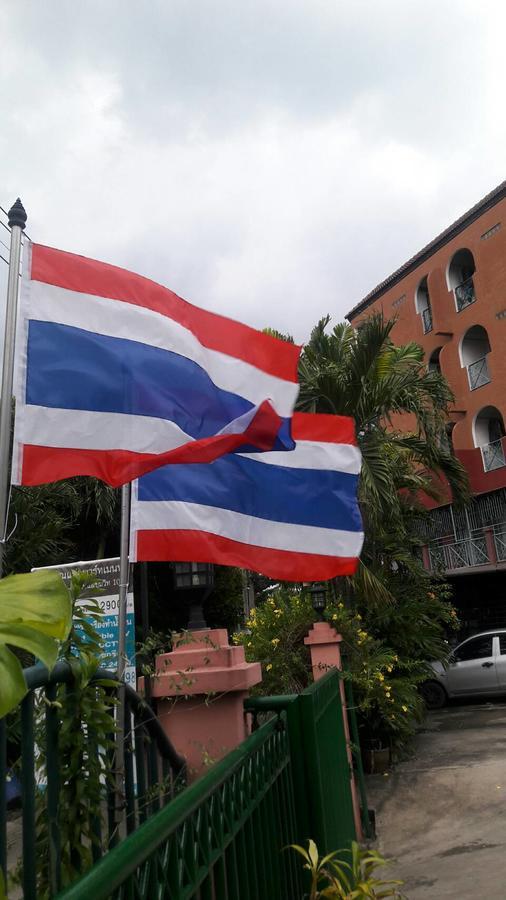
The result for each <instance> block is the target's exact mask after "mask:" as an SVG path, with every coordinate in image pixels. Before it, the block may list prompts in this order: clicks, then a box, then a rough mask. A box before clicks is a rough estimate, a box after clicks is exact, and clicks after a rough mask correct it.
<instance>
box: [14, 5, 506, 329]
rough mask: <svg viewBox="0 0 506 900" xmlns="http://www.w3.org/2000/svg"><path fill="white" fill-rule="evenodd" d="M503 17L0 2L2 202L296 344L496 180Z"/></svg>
mask: <svg viewBox="0 0 506 900" xmlns="http://www.w3.org/2000/svg"><path fill="white" fill-rule="evenodd" d="M505 33H506V5H505V4H504V3H502V2H496V0H481V3H480V4H477V3H476V2H475V0H472V2H471V0H403V2H400V0H348V2H342V0H80V2H72V0H38V2H34V0H6V2H5V3H4V4H3V8H2V17H1V23H0V46H1V52H0V115H1V128H0V204H1V206H3V207H4V208H8V207H9V206H10V205H11V204H12V202H13V201H14V200H15V198H16V197H17V196H18V195H19V196H20V197H21V198H22V200H23V203H24V205H25V207H26V210H27V213H28V217H29V221H28V226H27V231H28V233H29V235H30V236H31V238H32V239H33V240H36V241H38V242H40V243H45V244H49V245H52V246H56V247H59V248H61V249H65V250H71V251H73V252H76V253H81V254H84V255H86V256H94V257H96V258H98V259H102V260H105V261H107V262H111V263H114V264H116V265H120V266H124V267H126V268H129V269H132V270H133V271H136V272H139V273H140V274H142V275H146V276H148V277H150V278H153V279H155V280H156V281H159V282H161V283H162V284H165V285H167V286H168V287H170V288H171V289H172V290H174V291H176V292H177V293H178V294H180V295H181V296H183V297H184V298H185V299H187V300H190V301H191V302H193V303H195V304H196V305H198V306H201V307H205V308H207V309H211V310H214V311H216V312H220V313H222V314H225V315H228V316H231V317H233V318H236V319H239V320H240V321H243V322H246V323H248V324H250V325H253V326H255V327H258V328H263V327H265V326H267V325H268V326H271V327H274V328H277V329H279V330H281V331H283V332H288V333H291V334H292V335H294V337H295V338H296V340H297V341H298V342H303V341H304V340H306V339H307V337H308V335H309V333H310V330H311V328H312V326H313V325H314V324H315V323H316V322H317V320H318V319H319V318H320V317H321V316H323V315H325V314H326V313H330V314H331V316H332V318H333V320H334V321H336V322H337V321H340V320H342V319H343V318H344V315H345V314H346V312H348V311H349V310H350V309H351V308H352V307H353V306H354V305H355V304H356V303H357V302H358V301H359V300H360V299H361V298H362V297H363V296H364V295H365V294H367V293H368V292H369V290H371V289H372V288H373V287H374V286H375V285H376V284H377V283H379V282H380V281H382V280H383V279H384V278H385V277H386V276H387V275H389V274H390V273H391V272H392V271H393V270H395V269H396V268H397V267H398V266H399V265H401V264H402V263H403V262H404V261H405V260H406V259H408V258H409V257H410V256H412V255H413V253H415V252H416V251H417V250H419V249H421V247H423V246H424V245H425V244H426V243H427V242H428V241H429V240H431V239H432V238H433V237H434V236H435V235H436V234H437V233H439V232H440V231H441V230H443V228H445V227H446V226H448V225H449V224H450V223H451V222H452V221H454V219H456V218H457V217H458V216H459V215H461V214H462V213H463V212H465V211H466V209H468V208H469V207H470V206H472V205H473V204H474V203H475V202H477V201H478V200H479V199H480V198H481V197H482V196H484V195H485V194H486V193H488V191H490V190H491V189H492V188H494V187H495V186H496V185H497V184H499V183H500V182H501V181H503V180H504V178H506V174H505V160H506V116H505V115H504V112H503V109H504V94H505V90H504V89H505V69H504V34H505ZM0 232H4V229H3V228H1V229H0ZM6 235H7V233H6V232H4V233H3V234H0V238H1V239H2V240H4V238H5V236H6ZM0 253H1V254H2V255H4V254H5V249H4V248H3V247H2V246H0ZM5 269H6V266H5V264H4V263H2V261H1V260H0V291H1V293H2V294H3V285H4V281H5V271H4V270H5Z"/></svg>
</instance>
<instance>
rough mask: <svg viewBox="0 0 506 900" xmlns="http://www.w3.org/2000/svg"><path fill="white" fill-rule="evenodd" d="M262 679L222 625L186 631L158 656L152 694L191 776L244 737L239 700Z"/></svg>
mask: <svg viewBox="0 0 506 900" xmlns="http://www.w3.org/2000/svg"><path fill="white" fill-rule="evenodd" d="M261 680H262V672H261V666H260V663H247V662H246V660H245V658H244V648H243V647H233V646H230V644H229V643H228V634H227V631H226V629H224V628H217V629H208V630H205V631H193V632H189V633H188V635H184V636H181V637H180V639H179V642H178V643H177V645H176V647H175V649H174V650H173V651H172V652H171V653H162V654H161V655H160V656H158V657H157V658H156V668H155V675H154V677H153V679H152V682H151V685H152V686H151V693H152V696H153V697H157V698H158V704H157V707H158V717H159V720H160V724H161V725H162V727H163V728H164V729H165V731H166V733H167V735H168V736H169V737H170V739H171V741H172V743H173V744H174V746H175V748H176V750H177V751H178V752H179V753H181V754H182V755H183V756H184V757H185V758H186V760H187V763H188V771H189V775H190V778H191V779H192V780H193V779H195V778H196V777H198V776H199V775H200V774H202V771H203V770H204V769H205V768H206V766H207V765H209V763H211V762H216V761H217V760H219V759H221V758H222V757H223V756H225V755H226V754H227V753H229V751H230V750H233V749H234V747H236V746H237V745H238V744H240V743H241V741H243V740H244V738H245V737H246V736H247V725H246V719H245V716H244V710H243V702H244V699H245V698H246V697H247V695H248V692H249V689H250V688H251V687H252V686H253V685H254V684H258V682H259V681H261ZM140 682H141V683H140V688H141V689H142V687H143V679H141V680H140Z"/></svg>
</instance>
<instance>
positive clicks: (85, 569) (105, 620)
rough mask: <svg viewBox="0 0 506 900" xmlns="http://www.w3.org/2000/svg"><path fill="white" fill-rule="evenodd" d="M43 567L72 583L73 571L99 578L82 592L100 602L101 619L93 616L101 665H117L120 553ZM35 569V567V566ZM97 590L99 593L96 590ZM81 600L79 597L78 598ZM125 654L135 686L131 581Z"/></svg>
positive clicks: (129, 681) (127, 674)
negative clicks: (99, 638)
mask: <svg viewBox="0 0 506 900" xmlns="http://www.w3.org/2000/svg"><path fill="white" fill-rule="evenodd" d="M41 568H44V569H52V570H53V571H56V572H59V573H60V575H61V577H62V578H63V580H64V582H65V584H67V585H69V584H70V579H71V577H72V572H82V573H84V574H86V575H88V574H89V575H91V576H93V578H96V581H94V583H93V584H92V585H90V586H89V587H87V588H86V589H85V590H84V591H83V594H82V599H83V600H85V599H90V598H93V599H94V600H96V601H97V603H98V605H99V606H100V610H101V613H102V615H101V616H100V619H98V620H97V619H93V622H92V624H93V626H94V627H95V628H96V629H97V631H98V632H99V634H100V637H101V638H102V657H101V660H100V665H101V666H103V668H105V669H113V670H114V671H115V670H116V669H117V667H118V648H119V641H118V638H119V629H118V626H119V622H118V605H119V596H118V592H119V570H120V561H119V557H114V558H112V559H91V560H87V561H84V562H76V563H65V564H64V565H61V566H42V567H41ZM33 571H36V570H33ZM94 591H96V593H94ZM77 602H78V603H79V600H78V601H77ZM126 657H127V663H126V668H125V681H126V682H127V684H131V685H132V687H133V688H135V687H136V673H135V612H134V595H133V589H132V584H131V582H130V583H129V586H128V593H127V615H126Z"/></svg>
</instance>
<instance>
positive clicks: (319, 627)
mask: <svg viewBox="0 0 506 900" xmlns="http://www.w3.org/2000/svg"><path fill="white" fill-rule="evenodd" d="M342 639H343V638H342V635H340V634H338V633H337V631H336V630H335V628H332V626H331V625H329V623H328V622H315V624H314V625H313V627H312V629H311V631H310V632H309V634H308V636H307V637H305V638H304V643H305V644H307V645H308V646H309V650H310V652H311V667H312V670H313V678H314V680H315V681H318V679H319V678H322V677H323V675H325V674H326V673H327V672H328V670H329V669H332V668H335V669H339V670H341V669H342V667H343V666H342V661H341V648H340V646H339V645H340V643H341V641H342ZM340 692H341V706H342V709H343V722H344V734H345V737H346V750H347V754H348V761H349V763H350V771H351V773H352V775H351V797H352V801H353V817H354V819H355V830H356V832H357V840H358V841H361V840H363V834H362V822H361V818H360V801H359V798H358V789H357V785H356V781H355V775H354V773H353V754H352V752H351V746H350V744H351V739H350V726H349V722H348V710H347V708H346V694H345V690H344V684H343V681H342V679H341V683H340Z"/></svg>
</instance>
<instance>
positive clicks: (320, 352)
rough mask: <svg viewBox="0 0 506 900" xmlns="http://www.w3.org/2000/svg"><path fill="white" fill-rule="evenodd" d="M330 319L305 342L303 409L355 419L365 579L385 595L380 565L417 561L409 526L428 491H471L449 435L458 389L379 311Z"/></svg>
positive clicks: (459, 496)
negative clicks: (360, 318)
mask: <svg viewBox="0 0 506 900" xmlns="http://www.w3.org/2000/svg"><path fill="white" fill-rule="evenodd" d="M329 321H330V317H329V316H326V317H325V318H323V319H321V320H320V322H319V323H318V324H317V325H316V327H315V328H314V329H313V332H312V334H311V338H310V340H309V343H308V344H307V345H306V347H305V348H304V352H303V355H302V358H301V362H300V370H299V374H300V383H301V390H300V396H299V401H298V406H299V409H301V410H304V411H306V412H320V413H332V414H336V415H347V416H351V417H353V418H354V419H355V422H356V429H357V435H358V441H359V445H360V449H361V452H362V457H363V465H362V475H361V479H360V488H359V499H360V504H361V509H362V513H363V518H364V524H365V530H366V535H367V540H366V545H365V547H364V553H363V556H362V562H363V563H364V564H365V565H366V566H367V569H365V568H364V567H362V568H361V569H360V570H359V574H358V576H357V579H358V581H361V580H362V581H364V579H365V583H364V584H363V585H362V587H363V588H364V589H366V590H367V592H368V593H370V591H371V590H372V588H373V587H374V593H375V594H376V595H378V594H381V595H382V596H383V597H384V596H385V591H384V590H383V589H382V588H381V584H380V582H381V578H380V579H379V581H378V578H377V577H374V574H373V573H374V571H376V574H378V572H379V573H381V569H382V568H383V569H385V563H386V560H387V559H389V561H390V565H389V566H388V567H387V568H389V569H390V568H391V564H392V563H396V564H397V565H404V566H408V567H410V568H412V567H413V566H417V565H418V564H417V562H416V559H415V557H414V556H413V552H412V546H413V538H412V533H411V530H410V529H411V520H412V517H413V510H414V509H415V510H416V509H417V507H418V508H419V505H418V502H417V499H416V498H417V497H419V495H420V492H425V493H426V494H428V495H430V496H437V495H439V496H441V495H442V494H443V492H444V489H445V484H446V485H448V486H449V488H450V491H451V493H452V496H453V498H454V500H456V501H457V502H462V501H465V500H466V499H467V498H468V496H469V489H468V482H467V475H466V472H465V469H464V468H463V466H462V465H461V464H460V462H459V461H458V460H457V459H456V458H455V457H454V456H453V454H452V453H451V452H450V449H449V447H448V442H447V440H446V424H447V421H448V412H449V407H450V405H451V402H452V400H453V395H452V392H451V390H450V387H449V385H448V383H447V382H446V380H445V378H444V377H443V376H442V375H441V374H440V373H439V372H436V371H428V370H427V367H426V364H425V362H424V354H423V349H422V348H421V347H420V346H419V345H418V344H416V343H408V344H405V345H403V346H400V347H397V346H395V345H394V343H393V341H392V340H391V337H390V335H391V331H392V328H393V327H394V325H395V319H389V320H385V319H384V318H383V316H382V315H381V314H374V315H372V316H370V317H369V318H367V319H366V320H365V321H364V322H363V323H362V324H361V326H360V327H359V329H358V330H355V329H353V328H352V327H351V325H348V324H345V323H342V324H339V325H336V326H335V327H334V328H333V330H332V331H331V332H327V331H326V328H327V326H328V324H329ZM401 416H402V417H403V418H402V420H401ZM406 425H407V426H408V427H406ZM371 579H372V581H371ZM373 582H374V583H373Z"/></svg>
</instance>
